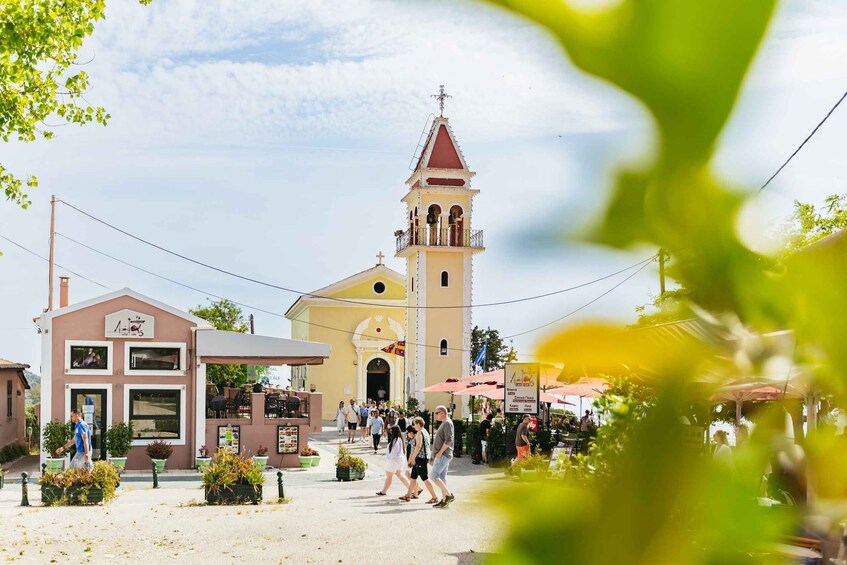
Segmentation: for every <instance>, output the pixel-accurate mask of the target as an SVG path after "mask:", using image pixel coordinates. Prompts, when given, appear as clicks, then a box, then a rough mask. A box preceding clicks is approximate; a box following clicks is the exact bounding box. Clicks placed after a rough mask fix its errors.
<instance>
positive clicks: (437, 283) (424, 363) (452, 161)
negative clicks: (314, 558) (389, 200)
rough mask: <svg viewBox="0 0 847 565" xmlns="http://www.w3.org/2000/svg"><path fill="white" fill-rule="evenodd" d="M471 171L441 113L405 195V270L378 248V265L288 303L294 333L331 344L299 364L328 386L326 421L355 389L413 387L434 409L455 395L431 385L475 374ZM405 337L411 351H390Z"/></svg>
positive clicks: (402, 398) (304, 374) (475, 237)
mask: <svg viewBox="0 0 847 565" xmlns="http://www.w3.org/2000/svg"><path fill="white" fill-rule="evenodd" d="M474 175H475V173H473V172H472V171H471V170H470V169H469V168H468V166H467V164H466V162H465V158H464V156H463V155H462V152H461V150H460V148H459V145H458V143H457V141H456V138H455V135H454V133H453V131H452V129H451V127H450V124H449V121H448V119H447V118H444V117H437V118H435V119H434V121H433V123H432V126H431V128H430V131H429V134H428V136H427V138H426V143H425V144H424V145H423V148H422V150H421V153H420V156H419V158H418V161H417V165H416V167H415V170H414V172H413V173H412V175H411V176H410V177H409V179H408V180H407V181H406V185H407V189H406V193H405V195H404V196H403V197H402V199H401V202H402V203H403V204H404V205H405V220H404V221H403V223H404V224H405V227H404V229H400V230H397V231H395V232H394V235H395V238H396V254H395V256H396V257H397V258H400V259H403V260H404V261H405V263H406V274H405V275H403V274H401V273H398V272H396V271H394V270H392V269H390V268H388V267H386V266H385V265H383V264H382V255H381V254H380V256H378V259H379V263H378V264H377V265H376V266H374V267H372V268H370V269H367V270H365V271H362V272H360V273H358V274H355V275H353V276H350V277H348V278H346V279H344V280H341V281H339V282H337V283H334V284H331V285H329V286H327V287H324V288H322V289H318V290H316V291H314V292H311V293H309V294H306V295H303V296H301V297H300V298H298V299H297V301H296V302H295V303H294V304H293V305H292V306H291V307H290V308H289V309H288V311H287V312H286V314H285V315H286V317H287V318H288V319H289V320H291V336H292V338H294V339H302V340H308V341H317V342H322V343H328V344H330V345H331V347H332V352H331V355H330V358H329V359H328V360H327V361H326V362H325V363H324V364H323V365H316V366H310V367H292V386H294V387H295V388H311V387H312V386H314V387H315V389H316V390H317V391H318V392H321V393H323V395H324V399H323V407H324V408H323V410H324V413H323V418H324V419H325V420H331V419H334V418H335V410H336V408H337V407H338V403H339V401H342V400H343V401H345V403H346V402H348V401H349V399H351V398H355V399H357V400H359V401H362V400H366V399H369V398H373V399H378V398H380V397H383V398H384V399H385V400H389V401H392V402H394V403H395V404H405V403H406V400H407V399H408V398H409V397H410V396H415V397H416V398H417V399H418V400H419V401H420V402H421V403H423V405H424V406H425V407H427V408H429V409H432V408H434V407H435V406H436V405H437V404H447V403H448V401H449V395H448V394H444V393H423V392H422V390H423V389H424V388H426V387H428V386H431V385H433V384H436V383H439V382H442V381H444V380H445V379H448V378H459V377H462V376H464V375H468V374H470V372H471V359H470V349H471V322H472V311H471V308H470V305H471V301H472V291H473V257H474V255H475V254H476V253H478V252H480V251H483V250H484V247H483V239H482V231H481V230H476V229H473V228H472V223H471V220H472V212H473V198H474V196H476V195H477V194H478V193H479V191H478V190H476V189H473V188H471V179H472V178H473V177H474ZM399 341H405V343H406V348H405V357H403V356H399V355H394V354H391V353H386V352H384V351H383V349H384V348H385V347H387V346H388V345H390V344H392V343H396V342H399ZM380 389H382V391H383V392H382V393H380Z"/></svg>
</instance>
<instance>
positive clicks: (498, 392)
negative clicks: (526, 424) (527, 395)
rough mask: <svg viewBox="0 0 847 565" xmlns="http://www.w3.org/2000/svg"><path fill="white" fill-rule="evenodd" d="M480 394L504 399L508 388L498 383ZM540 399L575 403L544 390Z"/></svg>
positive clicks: (493, 398)
mask: <svg viewBox="0 0 847 565" xmlns="http://www.w3.org/2000/svg"><path fill="white" fill-rule="evenodd" d="M479 396H484V397H485V398H488V399H490V400H503V399H504V398H505V397H506V389H505V388H503V387H501V386H499V385H498V386H497V387H495V388H492V389H490V390H487V391H482V392H480V393H479ZM538 401H539V402H549V403H551V404H570V405H571V406H573V405H574V404H573V402H566V401H565V399H564V398H559V397H558V396H553V395H552V394H549V393H546V392H544V391H543V390H542V391H540V393H539V397H538Z"/></svg>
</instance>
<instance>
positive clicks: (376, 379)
mask: <svg viewBox="0 0 847 565" xmlns="http://www.w3.org/2000/svg"><path fill="white" fill-rule="evenodd" d="M365 387H366V392H367V397H368V398H370V399H372V400H376V401H379V400H385V401H386V402H387V401H388V400H389V399H390V398H391V367H390V366H389V365H388V361H386V360H385V359H382V358H381V357H377V358H375V359H371V360H370V361H369V362H368V367H367V381H366V382H365ZM380 391H381V392H380Z"/></svg>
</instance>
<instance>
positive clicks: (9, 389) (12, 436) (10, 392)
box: [0, 359, 29, 448]
mask: <svg viewBox="0 0 847 565" xmlns="http://www.w3.org/2000/svg"><path fill="white" fill-rule="evenodd" d="M24 369H29V365H25V364H23V363H15V362H13V361H7V360H6V359H0V390H2V391H3V392H4V393H5V396H4V398H5V399H6V402H5V403H4V404H3V407H2V409H1V410H2V413H0V448H3V447H5V446H7V445H9V444H10V443H22V444H24V445H25V444H26V389H28V388H29V383H28V382H27V380H26V377H25V376H24Z"/></svg>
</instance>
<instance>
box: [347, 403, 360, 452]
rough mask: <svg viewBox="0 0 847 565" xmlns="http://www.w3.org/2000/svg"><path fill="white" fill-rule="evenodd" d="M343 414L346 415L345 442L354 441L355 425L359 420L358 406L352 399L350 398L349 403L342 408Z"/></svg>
mask: <svg viewBox="0 0 847 565" xmlns="http://www.w3.org/2000/svg"><path fill="white" fill-rule="evenodd" d="M344 415H345V416H346V417H347V443H353V442H354V441H356V426H358V425H359V422H360V417H359V407H358V406H356V401H355V400H354V399H352V398H351V399H350V404H349V405H348V406H347V407H346V408H345V409H344Z"/></svg>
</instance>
